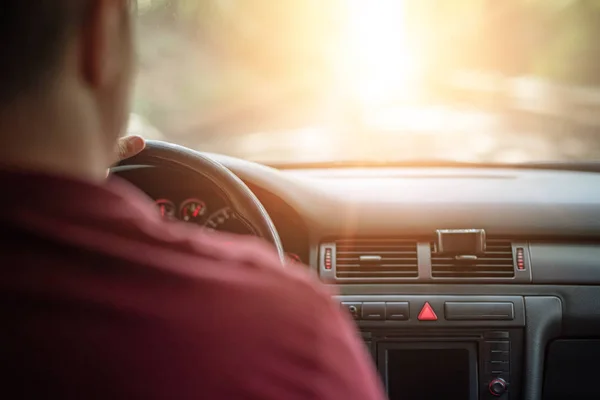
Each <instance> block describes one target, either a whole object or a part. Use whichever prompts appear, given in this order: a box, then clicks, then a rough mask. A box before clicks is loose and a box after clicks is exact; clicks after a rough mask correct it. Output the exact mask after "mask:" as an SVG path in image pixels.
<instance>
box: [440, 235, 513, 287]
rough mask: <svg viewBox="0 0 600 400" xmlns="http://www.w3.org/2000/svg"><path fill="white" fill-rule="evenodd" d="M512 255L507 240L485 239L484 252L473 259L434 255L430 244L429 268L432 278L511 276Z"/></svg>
mask: <svg viewBox="0 0 600 400" xmlns="http://www.w3.org/2000/svg"><path fill="white" fill-rule="evenodd" d="M513 257H514V256H513V248H512V243H511V242H510V241H508V240H499V239H489V240H487V242H486V254H485V255H484V256H481V257H479V258H478V259H477V260H473V261H470V260H467V261H463V260H460V261H459V260H456V259H454V258H452V257H446V256H436V254H435V244H433V243H432V244H431V269H432V274H433V277H434V278H513V277H514V276H515V266H514V258H513Z"/></svg>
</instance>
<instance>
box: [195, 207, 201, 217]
mask: <svg viewBox="0 0 600 400" xmlns="http://www.w3.org/2000/svg"><path fill="white" fill-rule="evenodd" d="M200 208H201V207H196V210H195V211H194V217H197V216H198V214H200Z"/></svg>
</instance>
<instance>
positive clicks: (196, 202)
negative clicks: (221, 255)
mask: <svg viewBox="0 0 600 400" xmlns="http://www.w3.org/2000/svg"><path fill="white" fill-rule="evenodd" d="M156 206H157V207H158V211H159V212H160V215H161V216H162V217H163V218H165V219H168V220H179V221H183V222H187V223H193V224H197V225H200V226H204V227H205V228H207V229H209V230H214V231H223V232H230V233H237V234H241V235H251V234H254V229H253V228H252V227H251V226H250V225H249V224H248V223H247V222H246V221H244V220H243V219H242V218H241V217H240V216H238V214H237V213H236V212H235V211H234V210H232V209H231V207H228V206H225V207H222V204H219V205H214V206H213V207H212V208H211V207H210V206H209V205H207V202H205V201H203V200H200V199H196V198H191V199H187V200H184V201H182V202H181V203H179V204H176V203H175V202H173V201H172V200H169V199H158V200H156Z"/></svg>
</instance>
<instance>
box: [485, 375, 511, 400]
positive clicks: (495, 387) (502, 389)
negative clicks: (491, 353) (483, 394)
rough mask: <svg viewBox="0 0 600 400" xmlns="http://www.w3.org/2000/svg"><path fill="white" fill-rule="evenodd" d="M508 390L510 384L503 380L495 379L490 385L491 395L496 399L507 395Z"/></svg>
mask: <svg viewBox="0 0 600 400" xmlns="http://www.w3.org/2000/svg"><path fill="white" fill-rule="evenodd" d="M507 388H508V384H507V383H506V381H505V380H504V379H502V378H497V379H494V380H493V381H491V382H490V384H489V389H490V393H491V394H492V395H493V396H496V397H500V396H502V395H503V394H504V393H506V390H507Z"/></svg>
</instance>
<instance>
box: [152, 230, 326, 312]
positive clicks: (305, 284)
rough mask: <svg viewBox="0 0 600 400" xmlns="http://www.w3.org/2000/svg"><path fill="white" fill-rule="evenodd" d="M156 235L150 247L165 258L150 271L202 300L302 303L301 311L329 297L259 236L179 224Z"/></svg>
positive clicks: (306, 273)
mask: <svg viewBox="0 0 600 400" xmlns="http://www.w3.org/2000/svg"><path fill="white" fill-rule="evenodd" d="M153 231H154V232H156V230H153ZM160 232H161V233H160V237H159V238H158V239H157V238H155V239H154V241H155V242H154V243H153V245H154V246H156V247H159V248H162V251H164V252H165V253H167V254H169V256H162V257H155V258H152V261H154V262H156V261H160V262H158V264H157V265H156V267H157V268H159V269H161V270H164V271H166V272H167V273H168V274H169V275H171V276H172V277H174V278H176V279H181V280H184V281H186V283H187V284H186V286H190V287H192V288H194V287H197V288H198V289H192V290H196V293H203V294H204V295H205V297H206V295H207V294H208V293H212V295H213V296H214V298H213V300H215V299H216V298H221V300H220V301H225V298H227V301H244V299H248V300H249V301H251V302H253V303H257V302H269V301H274V302H279V303H280V304H286V303H287V304H290V305H291V304H292V303H294V304H295V303H296V302H302V303H303V304H304V307H305V308H306V307H316V303H322V302H324V301H329V298H330V293H329V291H328V289H327V288H326V287H325V286H324V285H323V284H321V283H320V282H319V280H318V279H317V278H316V274H315V273H313V272H311V270H310V269H309V268H308V267H307V266H304V265H300V264H298V263H294V262H289V263H286V264H285V265H283V264H282V263H281V260H280V259H279V257H278V255H277V252H276V251H275V249H274V248H273V246H272V245H271V244H270V243H267V242H265V241H264V240H262V239H260V238H256V237H246V236H239V235H231V234H224V233H210V232H206V231H204V230H200V229H197V228H196V227H191V226H181V224H165V226H164V229H162V230H161V231H160ZM156 247H155V248H156ZM162 251H159V252H162ZM233 299H235V300H233Z"/></svg>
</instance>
